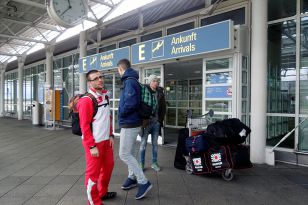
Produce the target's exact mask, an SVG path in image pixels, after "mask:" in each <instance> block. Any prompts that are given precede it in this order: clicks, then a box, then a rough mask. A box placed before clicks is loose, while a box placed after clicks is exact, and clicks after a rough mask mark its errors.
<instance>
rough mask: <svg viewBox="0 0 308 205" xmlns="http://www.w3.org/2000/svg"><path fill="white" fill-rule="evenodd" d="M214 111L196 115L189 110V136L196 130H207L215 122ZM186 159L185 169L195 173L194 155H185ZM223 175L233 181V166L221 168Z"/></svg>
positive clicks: (187, 171)
mask: <svg viewBox="0 0 308 205" xmlns="http://www.w3.org/2000/svg"><path fill="white" fill-rule="evenodd" d="M213 116H214V111H213V110H209V112H208V113H206V114H204V115H199V116H194V117H193V115H192V110H188V111H187V124H186V126H187V128H188V130H189V137H192V136H194V132H195V133H198V130H205V129H206V127H207V126H208V125H209V124H211V123H212V122H213ZM184 157H185V159H186V166H185V171H186V173H188V174H192V173H193V165H192V163H193V162H192V157H191V154H189V155H188V156H184ZM220 172H221V176H222V178H223V179H224V180H226V181H231V180H232V179H233V178H234V174H233V172H232V169H231V168H228V169H224V170H221V171H220Z"/></svg>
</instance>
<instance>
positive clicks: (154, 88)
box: [139, 75, 166, 172]
mask: <svg viewBox="0 0 308 205" xmlns="http://www.w3.org/2000/svg"><path fill="white" fill-rule="evenodd" d="M148 83H149V84H148V85H146V89H147V90H148V92H149V97H150V98H151V99H150V101H151V102H152V103H151V105H152V114H151V116H150V117H149V119H144V120H143V121H144V123H143V128H142V131H143V132H142V136H141V143H140V150H139V153H140V167H141V168H142V169H144V163H145V151H146V146H147V141H148V135H149V134H151V142H152V164H151V168H152V169H154V170H155V171H157V172H158V171H160V167H159V165H158V163H157V148H158V144H157V140H158V135H159V134H160V130H161V127H162V126H163V121H164V118H165V114H166V100H165V95H164V92H163V88H162V87H159V81H158V77H157V76H156V75H150V76H149V77H148Z"/></svg>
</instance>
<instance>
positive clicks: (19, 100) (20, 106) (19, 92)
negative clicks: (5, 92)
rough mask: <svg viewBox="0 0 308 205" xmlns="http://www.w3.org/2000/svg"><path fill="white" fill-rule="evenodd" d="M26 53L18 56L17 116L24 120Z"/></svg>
mask: <svg viewBox="0 0 308 205" xmlns="http://www.w3.org/2000/svg"><path fill="white" fill-rule="evenodd" d="M25 59H26V55H23V56H18V57H17V61H18V86H17V87H18V90H17V116H18V120H22V116H23V77H22V71H23V69H24V65H25Z"/></svg>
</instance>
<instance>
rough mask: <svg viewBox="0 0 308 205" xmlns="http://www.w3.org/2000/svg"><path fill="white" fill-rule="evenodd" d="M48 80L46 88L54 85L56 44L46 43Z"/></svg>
mask: <svg viewBox="0 0 308 205" xmlns="http://www.w3.org/2000/svg"><path fill="white" fill-rule="evenodd" d="M45 48H46V81H45V88H52V87H53V51H54V49H55V46H54V45H46V47H45Z"/></svg>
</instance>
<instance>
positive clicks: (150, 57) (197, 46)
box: [132, 20, 233, 64]
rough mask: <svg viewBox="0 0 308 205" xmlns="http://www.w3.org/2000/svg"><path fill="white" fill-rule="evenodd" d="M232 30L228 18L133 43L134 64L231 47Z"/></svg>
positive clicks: (231, 24)
mask: <svg viewBox="0 0 308 205" xmlns="http://www.w3.org/2000/svg"><path fill="white" fill-rule="evenodd" d="M232 30H233V23H232V21H230V20H228V21H223V22H219V23H215V24H212V25H208V26H204V27H200V28H196V29H192V30H189V31H184V32H181V33H177V34H173V35H170V36H166V37H162V38H158V39H154V40H150V41H146V42H142V43H138V44H135V45H132V64H141V63H149V62H153V61H160V60H166V59H172V58H179V57H184V56H192V55H198V54H202V53H209V52H214V51H221V50H226V49H230V48H231V47H232V45H231V44H232V40H231V39H232Z"/></svg>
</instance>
